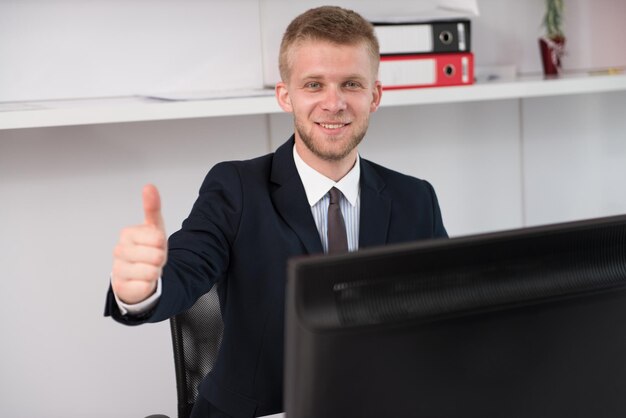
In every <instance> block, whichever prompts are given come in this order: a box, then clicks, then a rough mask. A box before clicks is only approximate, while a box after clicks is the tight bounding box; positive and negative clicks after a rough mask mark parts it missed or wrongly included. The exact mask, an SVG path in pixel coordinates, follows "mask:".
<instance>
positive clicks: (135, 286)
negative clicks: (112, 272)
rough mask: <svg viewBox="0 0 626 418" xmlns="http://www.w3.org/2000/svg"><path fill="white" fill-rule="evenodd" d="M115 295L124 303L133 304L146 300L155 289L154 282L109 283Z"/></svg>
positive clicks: (155, 284)
mask: <svg viewBox="0 0 626 418" xmlns="http://www.w3.org/2000/svg"><path fill="white" fill-rule="evenodd" d="M111 285H112V286H113V291H114V292H115V295H116V296H117V297H118V298H119V299H120V300H121V301H122V302H124V303H128V304H135V303H139V302H141V301H143V300H146V299H147V298H148V297H150V295H152V294H153V293H154V292H155V290H156V288H157V283H156V282H146V281H137V280H134V281H125V282H124V281H118V282H113V283H111Z"/></svg>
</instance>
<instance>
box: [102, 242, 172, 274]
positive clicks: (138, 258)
mask: <svg viewBox="0 0 626 418" xmlns="http://www.w3.org/2000/svg"><path fill="white" fill-rule="evenodd" d="M113 256H114V257H115V259H118V260H121V261H126V262H129V263H143V264H150V265H153V266H156V267H159V268H161V267H163V266H164V265H165V261H166V258H167V253H166V252H165V251H164V250H163V249H161V248H155V247H152V246H146V245H132V246H128V245H117V246H116V247H115V249H114V251H113Z"/></svg>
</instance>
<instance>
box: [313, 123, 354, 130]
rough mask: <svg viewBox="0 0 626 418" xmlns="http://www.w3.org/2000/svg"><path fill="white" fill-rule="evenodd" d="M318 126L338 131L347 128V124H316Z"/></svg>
mask: <svg viewBox="0 0 626 418" xmlns="http://www.w3.org/2000/svg"><path fill="white" fill-rule="evenodd" d="M318 125H319V126H321V127H322V128H325V129H340V128H343V127H344V126H348V125H349V124H348V123H323V122H319V123H318Z"/></svg>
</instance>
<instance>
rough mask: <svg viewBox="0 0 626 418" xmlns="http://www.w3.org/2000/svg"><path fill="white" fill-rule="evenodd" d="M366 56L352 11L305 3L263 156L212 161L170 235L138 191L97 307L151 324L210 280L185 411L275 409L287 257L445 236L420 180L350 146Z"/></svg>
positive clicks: (368, 74)
mask: <svg viewBox="0 0 626 418" xmlns="http://www.w3.org/2000/svg"><path fill="white" fill-rule="evenodd" d="M378 64H379V52H378V42H377V41H376V38H375V36H374V32H373V28H372V26H371V25H370V24H369V23H368V22H367V21H365V20H364V19H363V18H362V17H361V16H360V15H358V14H357V13H355V12H353V11H350V10H346V9H342V8H338V7H328V6H327V7H320V8H317V9H312V10H309V11H307V12H305V13H303V14H302V15H300V16H298V17H296V19H294V20H293V21H292V22H291V24H290V25H289V26H288V28H287V30H286V32H285V35H284V37H283V41H282V44H281V51H280V60H279V66H280V72H281V78H282V81H281V82H280V83H278V84H277V86H276V97H277V100H278V102H279V104H280V106H281V107H282V108H283V109H284V110H285V111H287V112H290V113H292V114H293V116H294V130H295V133H294V135H293V136H292V137H291V138H290V139H289V140H288V141H287V142H286V143H285V144H283V145H282V146H281V147H279V148H278V149H277V150H276V152H275V153H273V154H269V155H266V156H263V157H259V158H256V159H253V160H248V161H231V162H224V163H220V164H218V165H216V166H215V167H213V168H212V169H211V170H210V172H209V173H208V174H207V176H206V179H205V180H204V183H203V184H202V186H201V188H200V193H199V196H198V198H197V200H196V203H195V204H194V206H193V208H192V210H191V213H190V215H189V217H188V218H187V219H186V220H185V221H184V222H183V225H182V228H181V229H180V230H179V231H177V232H175V233H174V234H172V236H171V237H170V238H169V240H166V238H165V228H164V225H163V221H162V217H161V213H160V198H159V194H158V191H157V189H156V188H155V187H154V186H151V185H149V186H146V187H145V188H144V191H143V200H144V212H145V222H144V224H142V225H137V226H133V227H129V228H125V229H124V230H123V231H122V233H121V235H120V240H119V242H118V244H117V246H116V247H115V249H114V260H113V269H112V276H111V290H110V291H109V294H108V298H107V305H106V312H105V314H106V315H111V316H113V318H115V319H116V320H117V321H119V322H122V323H125V324H140V323H143V322H156V321H162V320H165V319H168V318H169V317H171V316H173V315H176V314H177V313H179V312H182V311H184V310H186V309H187V308H189V307H190V306H191V305H193V303H194V302H195V301H196V300H197V299H198V298H199V297H200V296H202V295H203V294H204V293H206V292H208V291H209V290H210V289H211V287H212V286H214V285H216V284H219V286H218V295H219V298H220V302H221V309H222V318H223V321H224V335H223V339H222V345H221V349H220V353H219V356H218V359H217V362H216V364H215V366H214V368H213V370H212V371H211V372H210V373H209V375H208V376H207V377H206V378H205V379H204V381H203V382H202V383H201V385H200V387H199V394H198V399H197V401H196V404H195V406H194V409H193V412H192V417H193V418H199V417H252V416H260V415H268V414H273V413H276V412H280V411H282V394H283V321H284V290H285V276H286V262H287V259H288V258H290V257H293V256H301V255H304V254H321V253H338V252H341V251H355V250H357V249H359V248H363V247H368V246H375V245H384V244H389V243H400V242H406V241H414V240H419V239H430V238H438V237H446V236H447V235H446V231H445V228H444V226H443V223H442V220H441V213H440V210H439V205H438V203H437V198H436V196H435V192H434V190H433V188H432V187H431V185H430V184H429V183H428V182H426V181H424V180H420V179H417V178H414V177H410V176H406V175H403V174H400V173H397V172H394V171H392V170H389V169H387V168H384V167H381V166H379V165H377V164H374V163H372V162H369V161H367V160H365V159H362V158H360V156H359V154H358V151H357V147H358V145H359V143H360V142H361V140H363V138H364V137H365V134H366V132H367V128H368V124H369V117H370V115H371V113H372V112H374V111H376V110H377V108H378V106H379V104H380V99H381V94H382V88H381V85H380V82H379V81H378V80H377V73H378Z"/></svg>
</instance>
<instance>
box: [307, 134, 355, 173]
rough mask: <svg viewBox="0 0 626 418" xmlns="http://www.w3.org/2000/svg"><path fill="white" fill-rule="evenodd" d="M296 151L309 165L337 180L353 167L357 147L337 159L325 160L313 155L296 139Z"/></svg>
mask: <svg viewBox="0 0 626 418" xmlns="http://www.w3.org/2000/svg"><path fill="white" fill-rule="evenodd" d="M296 152H297V153H298V155H299V156H300V158H302V161H304V162H305V163H306V164H307V165H308V166H309V167H311V168H312V169H314V170H315V171H317V172H318V173H320V174H323V175H324V176H326V177H328V178H329V179H331V180H334V181H339V180H341V179H342V178H344V176H345V175H346V174H348V172H349V171H350V170H351V169H352V167H354V164H355V163H356V157H357V153H358V151H357V149H356V148H355V149H353V150H352V151H350V153H349V154H348V155H346V156H345V157H343V158H342V159H339V160H326V159H322V158H320V157H318V156H317V155H315V154H314V153H313V152H311V150H309V149H308V148H307V147H306V145H304V144H303V143H302V141H298V140H296Z"/></svg>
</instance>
